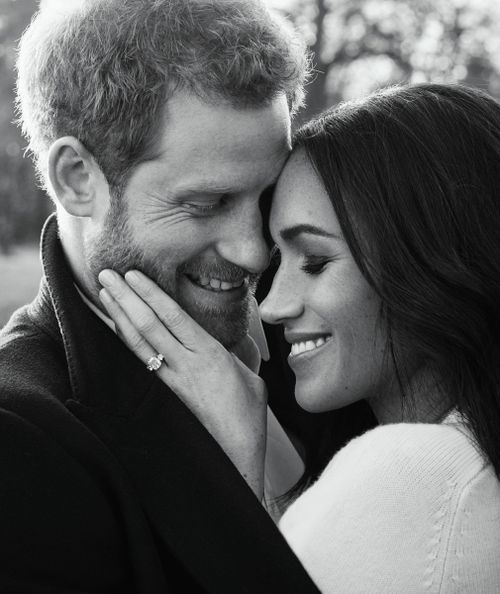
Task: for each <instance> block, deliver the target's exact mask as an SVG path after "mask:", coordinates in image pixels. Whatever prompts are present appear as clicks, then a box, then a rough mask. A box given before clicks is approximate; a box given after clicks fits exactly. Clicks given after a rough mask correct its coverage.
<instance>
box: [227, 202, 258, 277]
mask: <svg viewBox="0 0 500 594" xmlns="http://www.w3.org/2000/svg"><path fill="white" fill-rule="evenodd" d="M218 252H219V254H220V255H221V256H222V257H223V258H224V259H225V260H227V261H228V262H232V263H233V264H236V265H237V266H239V267H240V268H242V269H244V270H246V271H247V272H250V273H252V274H260V273H261V272H264V270H265V269H266V268H267V267H268V265H269V257H270V253H269V247H268V245H267V243H266V241H265V239H264V234H263V228H262V216H261V214H260V210H259V209H258V205H257V208H256V209H253V212H249V211H248V209H247V210H246V211H245V212H243V213H242V215H241V216H240V217H238V219H237V220H232V221H228V224H227V226H226V228H225V229H224V234H223V238H222V239H221V240H220V241H219V244H218Z"/></svg>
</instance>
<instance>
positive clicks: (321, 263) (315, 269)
mask: <svg viewBox="0 0 500 594" xmlns="http://www.w3.org/2000/svg"><path fill="white" fill-rule="evenodd" d="M328 262H330V260H329V259H328V258H324V257H323V256H306V258H305V260H304V263H303V264H302V266H301V269H302V270H303V271H304V272H306V273H307V274H320V273H321V272H323V269H324V268H325V266H326V265H327V264H328Z"/></svg>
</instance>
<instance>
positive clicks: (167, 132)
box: [158, 92, 291, 158]
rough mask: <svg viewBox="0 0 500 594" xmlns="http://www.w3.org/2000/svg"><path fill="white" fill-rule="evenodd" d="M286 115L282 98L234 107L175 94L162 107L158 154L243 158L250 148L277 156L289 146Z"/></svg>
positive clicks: (287, 113)
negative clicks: (209, 154)
mask: <svg viewBox="0 0 500 594" xmlns="http://www.w3.org/2000/svg"><path fill="white" fill-rule="evenodd" d="M290 136H291V132H290V114H289V110H288V104H287V101H286V98H285V97H284V96H283V97H278V98H276V99H274V100H273V101H270V102H269V103H268V104H266V105H263V106H259V107H245V108H236V107H234V106H232V105H230V104H229V103H227V102H222V103H221V104H214V103H207V102H204V101H202V100H200V99H199V98H198V97H196V96H193V95H192V94H189V93H183V92H177V93H175V94H174V95H173V97H171V98H170V99H169V101H168V102H167V104H166V107H165V111H164V117H163V122H162V130H161V132H160V137H159V139H158V140H159V149H160V151H161V152H162V153H166V154H167V155H170V156H174V155H175V154H179V153H182V152H183V151H189V153H190V155H191V156H192V157H193V158H194V157H196V156H197V155H201V156H205V153H206V151H216V155H215V156H217V155H221V157H225V156H226V152H228V153H231V154H232V155H234V156H237V155H238V154H242V155H245V157H247V153H248V152H249V151H251V150H252V149H254V150H257V149H259V150H260V151H265V152H268V153H269V154H271V155H272V154H273V153H277V156H278V155H279V156H281V155H282V154H283V152H288V150H289V147H290V142H291V139H290Z"/></svg>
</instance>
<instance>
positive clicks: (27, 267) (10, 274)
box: [0, 245, 42, 328]
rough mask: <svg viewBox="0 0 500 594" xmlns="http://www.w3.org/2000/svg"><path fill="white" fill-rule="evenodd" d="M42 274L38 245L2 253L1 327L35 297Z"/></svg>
mask: <svg viewBox="0 0 500 594" xmlns="http://www.w3.org/2000/svg"><path fill="white" fill-rule="evenodd" d="M41 276H42V267H41V264H40V259H39V254H38V246H34V245H33V246H21V247H15V248H13V250H12V252H11V253H10V254H9V255H8V256H3V255H0V328H1V327H2V326H3V325H5V323H6V322H7V320H8V319H9V317H10V316H11V314H12V312H13V311H15V310H16V309H17V308H18V307H20V306H21V305H24V304H25V303H29V302H30V301H31V300H32V299H33V297H34V296H35V295H36V293H37V290H38V285H39V284H40V278H41Z"/></svg>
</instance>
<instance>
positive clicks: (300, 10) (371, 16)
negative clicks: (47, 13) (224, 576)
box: [0, 0, 500, 251]
mask: <svg viewBox="0 0 500 594" xmlns="http://www.w3.org/2000/svg"><path fill="white" fill-rule="evenodd" d="M52 1H53V0H52ZM65 1H67V2H73V1H74V0H65ZM266 1H267V3H268V4H269V5H271V6H273V7H275V8H277V9H278V10H280V11H281V12H283V13H284V14H286V15H288V16H289V17H290V18H291V19H292V21H293V22H294V23H295V24H296V26H297V27H298V28H299V30H300V31H301V33H302V35H304V38H305V39H306V41H307V43H308V45H309V46H310V48H311V51H312V52H313V54H314V61H315V68H316V74H315V76H314V79H313V80H312V82H311V83H310V84H309V86H308V100H307V102H308V105H307V109H306V110H304V111H303V112H302V114H301V115H300V118H299V119H300V121H303V120H305V119H307V118H308V117H310V116H311V115H313V114H314V113H317V112H318V111H320V110H322V109H324V108H325V107H327V106H329V105H333V104H335V103H338V102H339V101H342V100H348V99H352V98H355V97H359V96H362V95H364V94H366V93H368V92H370V91H372V90H374V89H376V88H379V87H381V86H385V85H387V84H394V83H397V82H406V81H414V82H416V81H425V80H432V81H436V82H437V81H441V82H444V81H448V82H451V81H456V82H463V83H465V84H469V85H473V86H478V87H481V88H483V89H485V90H488V91H489V92H490V93H491V94H492V95H495V96H500V0H266ZM36 7H37V1H36V0H0V251H1V250H2V249H3V250H6V249H7V248H8V246H10V245H11V244H12V243H19V242H24V241H27V240H32V239H34V238H36V237H37V236H38V234H39V229H40V226H41V223H42V221H43V219H44V218H45V217H46V215H47V213H48V212H49V210H51V203H50V201H49V200H48V198H46V197H45V195H44V193H43V192H42V191H41V190H39V189H37V186H36V182H35V176H34V173H33V167H32V164H31V162H30V160H29V159H27V158H24V159H23V152H24V147H25V141H23V140H22V139H21V136H20V133H19V130H18V128H17V127H16V126H15V125H14V124H13V123H12V122H13V120H14V117H15V114H14V108H13V98H14V84H15V74H14V62H15V45H16V42H17V39H18V38H19V36H20V34H21V33H22V31H23V29H24V28H25V27H26V26H27V25H28V23H29V21H30V18H31V15H32V14H33V13H34V11H35V9H36Z"/></svg>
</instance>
